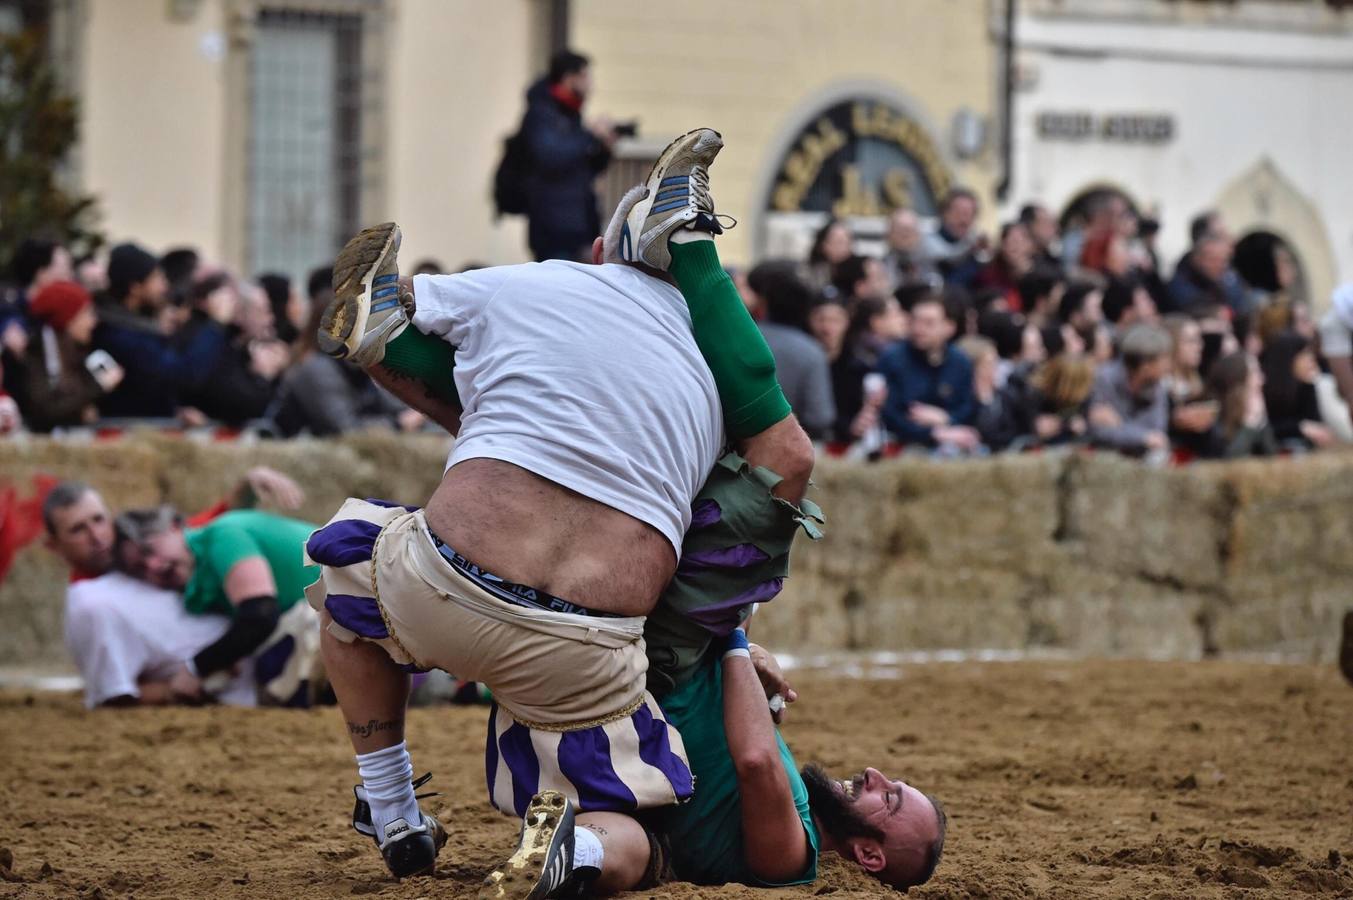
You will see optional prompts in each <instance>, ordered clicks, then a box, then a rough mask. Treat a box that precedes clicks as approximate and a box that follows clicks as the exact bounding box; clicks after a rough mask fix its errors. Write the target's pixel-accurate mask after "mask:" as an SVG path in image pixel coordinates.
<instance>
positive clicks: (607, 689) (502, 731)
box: [307, 129, 811, 896]
mask: <svg viewBox="0 0 1353 900" xmlns="http://www.w3.org/2000/svg"><path fill="white" fill-rule="evenodd" d="M720 146H722V143H721V141H719V138H718V135H717V134H716V133H714V132H712V131H709V130H707V129H702V130H698V131H696V132H691V133H690V134H688V135H685V136H683V137H682V138H679V139H678V141H676V142H674V143H673V145H672V146H670V147H669V148H668V150H667V151H664V154H663V156H662V157H661V158H660V160H659V163H658V164H657V165H656V166H655V170H654V174H651V175H650V181H649V189H648V190H645V189H644V188H640V189H638V192H637V193H635V192H632V194H631V195H630V196H629V197H627V201H628V203H622V210H624V211H618V212H617V215H616V217H615V218H614V219H613V221H612V227H611V228H610V229H608V232H607V240H606V242H605V244H604V243H603V241H602V239H600V238H599V239H598V240H597V242H596V243H595V245H594V248H593V264H591V265H583V264H577V263H566V262H547V263H542V264H531V265H525V266H507V267H501V268H496V269H486V270H477V271H474V272H469V273H463V274H461V275H454V276H426V275H420V276H416V277H415V278H413V279H411V280H410V279H401V278H400V276H399V272H398V265H397V254H398V249H399V243H400V234H399V229H398V228H397V226H395V225H394V224H393V223H387V224H385V225H382V226H377V227H375V228H371V229H367V230H366V231H364V232H362V233H361V234H359V235H358V236H357V237H356V238H354V239H353V240H352V241H350V242H349V244H348V245H347V247H345V248H344V250H343V252H342V253H341V254H340V256H339V259H338V261H337V263H336V265H335V269H334V273H335V274H334V285H335V300H334V301H333V303H331V304H330V306H329V308H328V309H327V310H326V312H325V315H324V318H323V320H322V323H321V328H320V333H319V343H320V346H321V349H324V350H325V351H326V352H328V353H331V354H332V355H335V356H340V357H347V358H349V359H351V360H352V361H354V362H357V363H358V364H360V365H363V366H364V367H366V368H368V370H369V371H371V373H372V375H373V377H374V378H376V380H377V381H379V382H381V383H383V384H384V385H385V386H386V387H387V388H389V389H391V390H392V391H393V392H394V393H395V394H396V395H398V396H400V397H401V399H404V400H405V402H410V403H412V404H414V405H415V406H417V407H418V408H419V409H420V411H422V412H424V413H425V414H427V415H428V416H429V417H430V418H432V419H433V420H434V421H436V422H438V423H439V424H442V425H443V426H444V427H446V428H447V430H448V431H450V432H452V433H457V432H458V433H459V434H458V438H457V442H456V445H455V449H454V451H453V452H452V455H451V458H450V460H449V462H448V466H447V470H446V473H445V475H444V477H443V480H442V483H441V486H440V487H439V488H438V490H437V491H436V493H435V494H434V495H433V497H432V499H431V501H430V502H429V503H428V506H427V508H426V510H419V509H415V508H412V507H408V508H406V507H403V506H395V505H392V504H386V503H383V502H371V501H361V500H349V501H348V502H347V503H345V504H344V506H343V508H342V509H340V511H339V512H338V514H337V515H336V516H335V517H334V518H333V519H332V520H331V521H330V522H329V524H327V525H326V526H325V527H324V528H321V529H320V530H319V531H317V532H316V533H315V534H314V535H312V537H311V539H310V541H309V542H308V543H307V552H308V554H309V556H310V558H311V559H312V560H313V561H315V562H318V563H320V564H321V565H322V566H323V568H322V576H321V579H320V582H318V583H317V584H316V585H315V588H316V589H315V590H314V591H313V592H308V593H309V596H310V601H311V604H312V605H313V606H314V607H315V608H316V609H318V610H320V611H321V612H322V613H323V619H324V624H325V629H324V635H323V650H324V656H325V667H326V671H327V673H328V675H329V678H330V682H331V684H332V686H333V687H334V690H335V693H336V694H337V696H338V700H339V704H340V706H341V707H342V709H343V711H344V715H345V718H346V719H347V725H348V731H349V737H350V739H351V741H352V744H353V748H354V750H355V751H356V752H357V764H358V772H359V774H360V776H361V778H362V784H361V785H359V786H358V788H357V795H358V800H359V809H366V810H369V813H363V815H362V816H361V817H360V818H359V817H358V816H356V815H355V816H354V825H355V826H357V827H358V830H359V831H361V832H362V833H364V834H367V835H369V836H371V837H372V838H374V839H375V841H376V843H377V845H378V846H379V848H380V850H381V853H382V855H383V856H384V858H385V861H386V864H387V866H388V867H389V868H390V870H391V871H392V872H393V873H394V874H395V875H396V876H399V877H404V876H407V875H415V874H424V873H426V872H428V871H430V870H431V868H432V866H433V865H434V862H435V856H436V851H437V849H438V848H439V847H440V846H441V844H442V843H443V842H444V840H445V833H444V831H443V829H442V828H441V826H440V825H439V824H438V823H437V822H436V821H435V820H433V819H432V818H431V817H429V816H425V815H423V814H422V813H421V811H420V810H419V809H418V805H417V802H416V798H415V797H414V790H413V785H412V784H411V778H410V776H411V774H412V764H411V762H410V759H409V755H408V751H407V748H406V746H405V743H404V740H403V738H404V730H403V729H404V698H405V695H406V687H407V680H406V675H405V674H404V673H403V672H401V669H403V670H405V671H408V670H420V669H427V668H434V667H435V668H441V669H444V670H447V671H454V672H456V673H457V675H459V676H461V677H467V678H472V679H474V680H477V681H481V682H483V683H485V684H486V685H487V686H488V687H489V688H490V689H491V690H492V691H493V694H494V698H495V706H494V709H493V711H492V712H491V714H490V724H489V741H488V747H487V751H486V756H487V759H486V770H487V774H488V781H489V785H488V786H489V791H490V797H491V800H492V802H493V803H494V805H495V806H497V807H498V808H499V809H501V810H503V811H504V812H509V813H516V814H517V815H522V814H523V813H526V812H527V811H528V806H529V807H531V808H535V807H534V806H533V801H532V797H533V795H534V796H535V797H536V798H540V797H542V796H546V795H550V796H560V795H562V796H563V797H567V798H569V802H571V803H572V806H569V807H568V811H564V810H558V811H555V813H552V814H551V815H554V816H555V817H556V818H557V817H558V816H560V815H562V816H566V817H571V815H572V813H571V809H572V808H573V807H574V806H576V808H578V809H579V810H581V811H607V810H612V811H625V812H630V811H635V810H641V809H647V808H652V807H658V806H663V805H668V804H671V803H674V802H680V801H681V800H683V799H685V798H686V797H689V796H690V795H691V792H692V790H693V780H692V778H691V774H690V770H689V766H688V765H687V762H686V757H685V750H684V747H683V745H682V743H681V737H680V735H679V734H678V733H677V731H676V730H675V729H674V728H672V727H671V726H670V725H668V723H667V722H666V720H665V719H664V717H663V714H662V711H661V709H660V708H659V707H658V706H657V704H656V702H655V701H654V699H653V697H652V696H651V695H650V694H649V693H648V691H647V690H646V688H645V675H646V673H645V669H646V668H647V661H646V659H645V651H644V642H643V640H642V634H643V628H644V623H645V617H646V616H647V615H648V614H649V613H650V612H651V611H652V610H653V608H654V606H655V604H656V603H657V601H658V598H659V595H660V594H662V593H663V592H664V589H665V588H666V587H667V586H668V585H669V584H670V583H672V581H673V576H674V575H675V574H677V561H678V557H679V556H680V555H681V553H682V548H683V538H684V536H685V533H686V530H687V528H688V527H689V526H690V525H691V523H692V501H693V500H694V499H695V498H696V496H697V492H700V491H701V488H702V486H703V485H705V484H706V481H707V479H709V478H710V477H711V469H712V468H713V467H714V463H715V460H716V459H717V458H718V457H719V455H720V452H721V449H722V447H723V444H724V435H723V425H724V416H725V414H726V412H727V411H726V410H721V407H720V403H721V397H720V391H719V389H718V388H716V381H715V376H714V375H713V374H712V373H711V369H710V364H709V363H707V362H706V359H707V356H705V355H702V350H703V349H704V346H703V345H700V344H697V340H696V333H695V332H694V330H693V324H692V317H693V315H694V312H693V310H694V308H695V306H694V305H691V306H688V300H689V297H687V296H683V292H682V291H679V290H678V289H677V288H676V287H675V286H674V284H673V281H672V280H671V279H669V278H668V277H667V276H666V275H665V274H664V273H663V271H662V269H663V266H664V264H665V263H668V262H670V258H669V257H667V256H665V255H664V252H663V251H664V248H666V246H667V241H668V238H669V236H670V235H671V234H672V233H673V231H674V230H675V229H677V228H680V227H682V225H683V224H692V223H695V220H696V218H697V217H698V218H699V222H698V223H696V224H701V225H703V227H704V229H705V233H704V234H703V236H701V235H697V236H695V237H693V238H691V239H706V240H707V239H708V238H709V237H710V234H712V233H717V225H716V224H714V217H713V213H712V203H711V202H710V201H709V199H708V195H707V184H708V182H707V175H706V173H705V171H704V166H707V164H708V161H709V160H710V159H712V157H713V154H714V153H716V152H717V150H718V148H719V147H720ZM639 194H642V195H643V198H642V199H643V200H646V201H647V202H646V203H642V204H640V205H636V203H637V201H636V200H635V199H634V198H635V197H637V196H638V195H639ZM669 212H670V213H672V216H671V218H670V219H668V220H666V224H664V220H663V219H662V218H661V216H662V214H663V213H669ZM673 242H674V243H675V242H676V241H675V238H673ZM604 245H609V247H610V251H609V252H605V251H604V249H603V247H604ZM636 247H638V248H641V249H642V248H645V247H647V248H649V249H650V250H652V251H653V252H652V253H651V254H649V255H643V254H642V253H641V254H640V255H639V256H637V257H636V256H634V255H632V251H633V250H634V249H635V248H636ZM655 248H656V249H655ZM712 255H713V254H709V256H712ZM603 257H604V258H605V259H606V260H610V262H603ZM620 259H630V260H632V261H633V262H632V263H629V264H626V263H619V260H620ZM713 263H714V261H713V260H710V268H712V269H717V268H718V267H717V265H714V264H713ZM718 274H719V275H723V273H722V270H721V269H718ZM725 277H726V276H725ZM725 299H729V298H725ZM731 301H732V305H733V306H735V307H736V310H737V312H738V313H740V314H741V315H743V316H744V317H745V315H746V311H745V307H744V306H743V304H742V303H741V300H740V299H739V298H738V297H737V296H736V294H735V293H733V294H732V295H731ZM745 324H746V325H747V326H748V327H747V329H745V331H750V332H751V333H752V334H753V335H756V334H757V333H756V331H755V326H754V325H752V324H751V323H750V321H748V322H747V323H745ZM410 325H412V327H409V326H410ZM717 331H718V329H717V328H715V329H709V328H707V329H706V330H705V332H704V334H705V335H706V337H709V336H711V334H712V333H713V332H717ZM757 343H759V344H761V345H762V346H761V347H760V348H759V349H761V350H764V342H763V341H761V340H760V339H759V336H758V337H757ZM726 349H728V350H730V351H731V352H732V353H733V354H734V355H736V354H738V353H742V354H743V357H744V359H748V360H755V364H754V365H759V364H760V360H761V357H762V356H764V357H765V359H766V361H767V365H768V366H769V368H768V370H766V371H752V372H750V374H751V375H760V376H762V378H761V382H760V383H762V384H766V387H767V388H768V389H769V390H771V391H773V394H774V395H775V396H776V397H778V398H779V399H778V402H774V403H771V404H769V405H768V406H764V407H762V406H758V405H757V403H756V401H757V400H759V399H760V397H758V396H756V395H755V394H753V396H751V397H748V398H747V399H748V400H749V401H751V402H750V405H751V406H752V407H754V408H757V409H759V410H761V413H760V414H758V415H756V416H752V417H750V418H749V419H747V420H746V421H742V422H741V424H742V425H743V426H744V427H746V428H747V431H748V433H755V432H756V431H758V430H762V431H765V432H767V434H766V435H765V436H764V438H763V444H764V443H766V442H767V439H770V440H772V441H774V440H781V441H782V443H783V445H784V446H794V441H795V438H802V430H801V429H799V428H798V426H797V424H796V423H795V422H794V421H793V420H792V418H790V417H789V415H788V405H787V404H784V402H783V397H782V395H781V393H780V391H779V386H778V384H776V382H775V379H774V368H773V362H772V361H770V356H769V352H768V351H766V352H765V353H764V354H758V353H755V352H753V351H755V350H756V349H758V348H749V347H747V346H745V345H742V344H734V345H733V346H731V347H728V348H726ZM453 352H454V362H452V360H451V357H452V354H453ZM767 376H768V377H767ZM749 383H751V382H749ZM723 399H724V400H726V399H727V398H723ZM772 399H773V398H772ZM741 411H742V407H735V409H734V412H735V413H738V412H741ZM733 421H739V420H738V418H737V416H734V417H733ZM781 436H782V437H781ZM802 447H803V449H804V450H806V452H803V453H801V455H800V456H798V457H795V462H799V463H802V461H803V459H804V458H806V460H807V464H806V466H804V465H799V466H797V467H789V468H788V470H787V471H789V472H790V474H788V475H786V476H785V477H784V478H783V479H782V478H780V477H777V476H774V475H773V474H771V473H767V474H765V475H763V476H762V477H763V479H764V480H762V481H760V482H758V483H757V487H756V488H755V489H754V492H755V491H759V496H760V501H761V502H762V503H763V504H764V505H766V506H768V507H769V506H774V504H775V503H783V505H784V506H787V507H788V506H792V499H791V500H785V499H784V497H783V495H781V494H780V493H777V491H779V490H784V491H785V493H787V494H789V495H790V497H791V498H796V497H801V496H802V490H803V487H804V486H805V485H806V482H807V477H808V470H809V469H811V447H809V446H808V445H807V442H806V438H802ZM796 452H798V451H797V450H796ZM739 463H741V465H738V464H734V466H733V474H732V477H733V478H735V479H736V478H739V477H742V473H743V472H744V471H745V467H746V461H744V460H739ZM758 471H761V470H758ZM791 478H792V479H793V481H791ZM749 480H750V479H749ZM786 484H788V487H785V485H786ZM795 491H797V495H795V494H794V492H795ZM772 501H774V502H772ZM794 511H795V514H796V515H797V513H798V510H797V508H794ZM711 513H712V519H711V518H710V515H711ZM702 515H704V516H706V519H705V520H704V521H705V523H706V524H708V521H717V520H718V519H719V515H718V512H717V510H716V509H715V510H710V509H704V510H703V511H702ZM785 518H786V519H788V520H790V522H791V524H790V526H789V528H790V529H791V530H792V529H793V528H796V527H797V524H796V523H797V521H798V520H799V519H801V518H802V516H799V517H798V518H794V517H791V516H786V517H785ZM740 521H743V523H744V524H747V521H746V520H740ZM732 549H733V550H734V553H733V554H732V555H731V557H730V556H728V555H726V554H718V553H716V554H713V555H712V556H711V557H710V560H711V561H710V563H709V565H713V566H721V565H724V564H725V563H723V562H721V560H723V559H725V558H733V557H737V556H739V551H741V553H742V555H748V551H750V555H752V556H756V555H757V554H759V553H760V551H759V550H758V548H756V547H754V546H751V545H750V544H745V545H743V546H741V547H737V548H732ZM760 558H761V559H766V558H767V557H765V556H761V557H760ZM733 565H738V563H736V562H735V563H733ZM772 580H773V579H772ZM776 585H777V586H778V582H777V583H776ZM739 602H740V601H736V600H735V601H734V605H737V604H738V603H739ZM713 612H714V611H712V610H711V613H713ZM373 645H374V646H373ZM551 791H558V792H560V793H559V794H557V795H551V794H550V792H551ZM561 802H564V801H562V800H561ZM568 833H569V835H570V837H569V838H567V840H568V842H570V843H571V841H572V837H571V835H572V834H573V832H572V830H571V829H570V830H569V831H568ZM559 834H563V832H562V831H561V832H559ZM523 840H524V841H526V839H525V838H523ZM560 840H563V838H560ZM546 842H547V843H551V844H553V843H554V841H553V840H552V839H551V840H547V841H546ZM527 843H529V841H527ZM556 851H558V848H555V851H552V856H551V859H554V858H555V857H556V856H557V853H556ZM570 852H571V851H570ZM532 866H533V868H534V874H530V875H526V874H525V873H523V877H524V879H525V880H523V879H520V878H519V879H516V880H517V881H521V882H522V883H520V884H516V886H515V889H520V892H521V894H522V896H525V895H526V893H530V894H531V896H537V895H541V896H543V895H544V894H545V893H546V892H547V891H546V889H544V888H540V889H537V888H533V887H531V886H530V884H528V883H527V882H530V881H532V880H535V879H537V878H539V877H541V874H542V869H551V870H553V869H554V868H555V867H554V866H553V864H551V865H550V866H542V864H541V860H536V861H534V862H533V863H532ZM566 869H567V866H564V867H563V868H560V869H558V871H557V872H555V873H554V874H555V875H556V876H561V875H564V874H567V873H566ZM494 875H495V877H497V878H499V879H500V880H499V881H497V882H495V884H496V888H495V889H496V890H499V892H500V895H502V896H509V895H511V894H512V891H509V892H508V893H505V894H504V893H502V891H504V890H507V888H506V887H505V885H506V881H505V880H502V879H504V878H505V876H504V875H503V873H502V872H498V873H494ZM552 877H553V876H552ZM515 889H514V890H515Z"/></svg>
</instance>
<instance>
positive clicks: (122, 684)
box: [66, 572, 257, 709]
mask: <svg viewBox="0 0 1353 900" xmlns="http://www.w3.org/2000/svg"><path fill="white" fill-rule="evenodd" d="M229 627H230V620H229V619H227V618H226V617H225V616H211V615H203V616H199V615H193V614H191V613H189V612H188V611H187V610H186V609H184V608H183V598H182V597H180V596H179V595H178V594H176V593H174V592H172V591H166V590H161V589H160V588H157V587H153V586H152V585H149V584H146V583H145V582H143V581H137V580H136V579H134V578H129V577H127V576H126V575H122V574H119V573H117V572H113V573H110V574H108V575H103V576H101V577H99V578H90V579H87V580H85V581H77V582H76V583H74V584H72V585H70V587H68V588H67V589H66V649H67V650H69V651H70V655H71V658H72V659H74V660H75V664H76V665H77V666H78V667H79V669H80V674H81V676H83V678H84V682H85V706H87V707H89V708H90V709H93V708H94V707H96V706H98V705H99V704H100V703H104V702H105V701H108V700H112V699H113V698H114V697H123V696H132V697H139V696H141V690H140V688H139V687H138V686H137V682H138V680H139V679H140V678H142V677H147V678H167V677H169V675H170V674H172V673H173V671H174V669H175V668H176V667H177V666H178V665H179V664H181V663H182V662H183V661H184V660H185V659H189V658H191V657H192V656H194V655H195V654H196V653H197V652H198V651H199V650H201V649H202V648H203V647H206V646H207V645H208V644H211V643H214V642H215V641H216V639H217V638H219V637H220V636H221V635H223V634H225V632H226V629H227V628H229ZM253 682H254V678H253V671H252V667H251V666H250V665H249V663H248V660H245V661H244V665H243V666H242V667H241V671H240V674H239V675H237V676H235V677H234V678H232V679H231V680H230V682H229V683H228V684H227V686H226V687H225V689H224V690H221V691H217V692H214V696H215V697H216V699H217V700H219V701H220V702H221V703H228V704H231V705H232V706H255V705H256V704H257V697H256V692H255V689H254V683H253Z"/></svg>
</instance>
